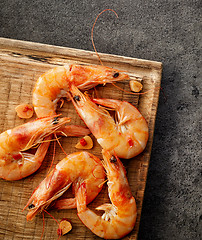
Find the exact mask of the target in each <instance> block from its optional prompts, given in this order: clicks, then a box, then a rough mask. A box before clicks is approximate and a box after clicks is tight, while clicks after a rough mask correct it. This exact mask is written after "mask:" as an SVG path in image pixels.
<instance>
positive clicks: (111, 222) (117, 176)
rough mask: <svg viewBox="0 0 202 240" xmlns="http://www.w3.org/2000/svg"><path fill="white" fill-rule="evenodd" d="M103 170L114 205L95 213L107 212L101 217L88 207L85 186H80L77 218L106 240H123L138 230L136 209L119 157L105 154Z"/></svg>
mask: <svg viewBox="0 0 202 240" xmlns="http://www.w3.org/2000/svg"><path fill="white" fill-rule="evenodd" d="M102 154H103V162H102V163H103V166H104V168H105V171H106V173H107V179H108V182H107V184H108V192H109V198H110V200H111V203H112V204H110V203H105V204H103V205H101V206H99V207H97V208H96V210H102V211H105V212H104V214H103V215H102V216H99V215H97V214H95V213H94V212H93V211H92V210H90V209H89V208H87V206H86V186H85V184H84V183H83V184H81V186H80V188H79V189H78V191H77V193H76V199H77V212H78V217H79V218H80V220H81V221H82V222H83V223H84V225H85V226H86V227H88V228H89V229H90V230H91V231H92V232H93V233H94V234H96V235H97V236H99V237H101V238H105V239H120V238H122V237H124V236H125V235H127V234H128V233H130V232H131V231H132V229H133V228H134V226H135V222H136V217H137V207H136V202H135V198H134V197H133V196H132V193H131V190H130V187H129V183H128V180H127V177H126V171H125V168H124V167H123V165H122V163H121V161H120V160H119V158H118V157H117V156H116V155H112V154H110V153H109V152H108V151H104V150H102Z"/></svg>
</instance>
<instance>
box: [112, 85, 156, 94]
mask: <svg viewBox="0 0 202 240" xmlns="http://www.w3.org/2000/svg"><path fill="white" fill-rule="evenodd" d="M111 84H112V85H113V86H114V87H116V88H118V89H119V90H121V91H123V92H126V93H130V94H132V95H144V94H146V93H148V92H151V91H153V90H155V89H161V87H155V88H151V89H149V90H147V91H145V92H140V93H134V92H130V91H127V90H125V89H123V88H121V87H118V86H117V85H116V84H114V83H113V82H111Z"/></svg>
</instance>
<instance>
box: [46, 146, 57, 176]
mask: <svg viewBox="0 0 202 240" xmlns="http://www.w3.org/2000/svg"><path fill="white" fill-rule="evenodd" d="M55 149H56V142H53V157H52V161H51V165H50V167H49V169H48V173H47V174H46V176H47V175H48V174H49V173H50V170H51V168H52V166H53V162H54V160H55Z"/></svg>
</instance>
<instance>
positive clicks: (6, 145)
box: [0, 116, 70, 180]
mask: <svg viewBox="0 0 202 240" xmlns="http://www.w3.org/2000/svg"><path fill="white" fill-rule="evenodd" d="M69 121H70V119H69V118H60V119H59V118H58V117H54V116H53V117H46V118H40V119H36V120H34V121H31V122H27V123H25V124H23V125H20V126H18V127H15V128H13V129H10V130H7V131H5V132H3V133H1V134H0V178H3V179H6V180H19V179H21V178H24V177H27V176H29V175H30V174H32V173H34V172H35V171H36V170H37V169H38V168H39V167H40V166H41V163H42V161H43V159H44V157H45V155H46V152H47V150H48V147H49V144H50V139H51V136H50V135H51V134H52V133H53V132H55V131H56V130H58V131H59V130H60V128H61V127H62V125H64V124H65V123H68V122H69ZM44 139H45V140H44ZM40 143H41V145H39V147H38V148H37V150H36V153H35V154H33V153H28V152H26V150H28V149H30V148H32V147H33V146H36V145H37V144H40Z"/></svg>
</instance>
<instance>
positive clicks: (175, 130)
mask: <svg viewBox="0 0 202 240" xmlns="http://www.w3.org/2000/svg"><path fill="white" fill-rule="evenodd" d="M201 6H202V4H201V1H200V0H198V1H197V0H196V1H194V0H192V1H191V0H181V1H177V0H170V1H166V0H164V1H163V0H156V1H155V0H150V1H149V0H148V1H146V0H134V1H132V0H123V1H120V0H112V1H106V0H105V1H99V0H94V1H87V0H83V1H64V0H63V1H62V0H57V1H56V0H46V1H43V0H32V1H29V0H24V1H20V0H18V1H17V0H9V1H8V0H1V1H0V36H1V37H7V38H14V39H22V40H29V41H35V42H42V43H48V44H55V45H60V46H67V47H73V48H80V49H86V50H93V48H92V44H91V40H90V32H91V28H92V25H93V22H94V20H95V18H96V16H97V14H98V13H99V12H101V11H102V10H103V9H105V8H113V9H114V10H116V11H117V13H118V15H119V19H116V17H115V16H114V15H113V13H110V12H106V13H105V14H103V15H102V16H101V17H100V19H99V20H98V22H97V25H96V27H95V34H94V40H95V43H96V47H97V50H98V51H100V52H105V53H112V54H117V55H124V56H131V57H137V58H143V59H150V60H156V61H161V62H163V78H162V87H163V89H164V92H165V94H166V96H167V102H164V97H163V95H162V94H161V96H160V102H159V108H158V114H157V119H156V129H155V136H154V143H153V150H152V157H151V163H150V168H149V174H148V183H147V186H146V192H145V200H144V206H143V212H142V219H141V225H140V233H139V240H146V239H152V240H158V239H166V240H167V239H169V240H175V239H178V240H192V239H195V240H199V239H201V235H200V234H201V230H202V212H201V205H202V199H201V193H202V184H201V180H202V166H201V125H200V119H201V115H202V111H201V110H202V109H201V106H202V102H201V93H200V87H201V85H202V83H201V75H200V67H201V59H200V54H201V53H200V50H201V41H202V39H201V35H200V34H201V32H202V26H201V24H200V21H201V10H202V9H201Z"/></svg>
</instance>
